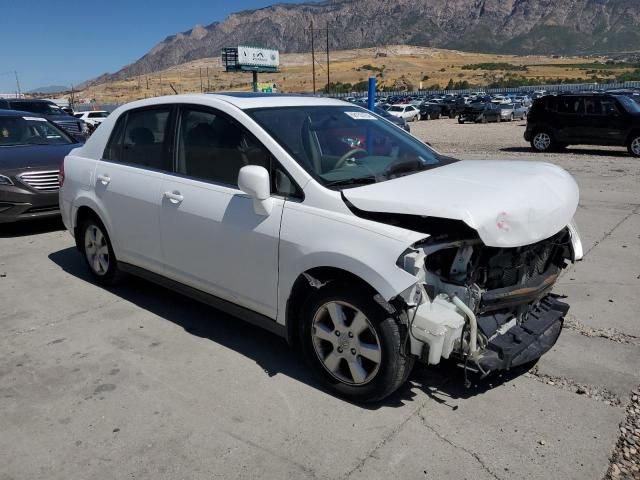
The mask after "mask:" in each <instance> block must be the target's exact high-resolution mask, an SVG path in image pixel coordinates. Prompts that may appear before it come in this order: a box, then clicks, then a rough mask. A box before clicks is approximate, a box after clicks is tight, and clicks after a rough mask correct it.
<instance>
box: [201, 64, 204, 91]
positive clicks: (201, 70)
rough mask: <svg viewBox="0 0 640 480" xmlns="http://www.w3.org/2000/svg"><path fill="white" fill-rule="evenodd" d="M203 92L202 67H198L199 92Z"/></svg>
mask: <svg viewBox="0 0 640 480" xmlns="http://www.w3.org/2000/svg"><path fill="white" fill-rule="evenodd" d="M203 92H204V87H203V85H202V67H200V93H203Z"/></svg>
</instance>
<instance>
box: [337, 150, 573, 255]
mask: <svg viewBox="0 0 640 480" xmlns="http://www.w3.org/2000/svg"><path fill="white" fill-rule="evenodd" d="M343 194H344V196H345V197H346V198H347V200H349V201H350V202H351V203H352V204H353V205H354V206H355V207H356V208H358V209H360V210H365V211H369V212H384V213H404V214H411V215H421V216H428V217H440V218H449V219H454V220H462V221H463V222H465V223H466V224H467V225H468V226H470V227H471V228H473V229H475V230H476V231H477V232H478V234H479V235H480V238H481V239H482V241H483V242H484V243H485V245H487V246H490V247H517V246H523V245H530V244H532V243H535V242H538V241H540V240H544V239H546V238H549V237H551V236H552V235H554V234H556V233H558V232H559V231H560V230H561V229H562V228H564V227H566V226H567V225H568V224H569V222H571V220H572V218H573V216H574V214H575V212H576V208H577V207H578V198H579V192H578V186H577V185H576V182H575V180H574V179H573V177H572V176H571V175H569V173H567V172H566V171H565V170H563V169H562V168H560V167H557V166H555V165H551V164H549V163H541V162H527V161H470V160H463V161H459V162H456V163H452V164H450V165H445V166H442V167H438V168H434V169H433V170H426V171H424V172H420V173H415V174H412V175H407V176H404V177H400V178H396V179H394V180H388V181H385V182H381V183H375V184H371V185H366V186H362V187H357V188H348V189H345V190H343Z"/></svg>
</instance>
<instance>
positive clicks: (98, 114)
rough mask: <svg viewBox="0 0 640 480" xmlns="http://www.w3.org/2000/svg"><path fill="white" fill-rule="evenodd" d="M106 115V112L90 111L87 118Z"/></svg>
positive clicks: (107, 114)
mask: <svg viewBox="0 0 640 480" xmlns="http://www.w3.org/2000/svg"><path fill="white" fill-rule="evenodd" d="M108 116H109V113H108V112H91V113H90V114H89V118H107V117H108Z"/></svg>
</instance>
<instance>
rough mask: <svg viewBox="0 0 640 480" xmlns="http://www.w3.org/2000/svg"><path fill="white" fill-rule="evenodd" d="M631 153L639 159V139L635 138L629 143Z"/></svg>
mask: <svg viewBox="0 0 640 480" xmlns="http://www.w3.org/2000/svg"><path fill="white" fill-rule="evenodd" d="M631 152H632V153H633V154H634V155H636V156H638V157H640V137H636V138H634V139H633V141H632V142H631Z"/></svg>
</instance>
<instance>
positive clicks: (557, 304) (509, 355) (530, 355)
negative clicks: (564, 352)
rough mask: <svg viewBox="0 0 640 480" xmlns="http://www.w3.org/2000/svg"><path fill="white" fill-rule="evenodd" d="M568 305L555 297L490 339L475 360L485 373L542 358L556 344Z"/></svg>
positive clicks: (507, 368)
mask: <svg viewBox="0 0 640 480" xmlns="http://www.w3.org/2000/svg"><path fill="white" fill-rule="evenodd" d="M568 311H569V305H568V304H566V303H564V302H561V301H559V300H557V298H556V297H555V296H553V295H549V296H547V297H546V298H544V299H543V300H542V301H541V302H540V303H539V304H538V306H537V307H536V308H534V309H533V310H531V311H530V312H529V315H528V318H527V320H526V321H525V322H524V323H522V324H521V325H516V326H513V327H511V328H510V329H509V330H508V331H507V332H505V333H504V334H502V335H498V336H496V337H494V338H493V339H491V340H490V341H489V343H488V345H487V348H486V349H485V350H483V351H482V352H481V353H480V354H479V355H478V356H477V357H476V359H475V362H476V363H477V364H478V365H479V367H480V368H481V369H482V370H484V371H485V372H490V371H496V370H509V369H510V368H513V367H517V366H519V365H523V364H525V363H528V362H531V361H533V360H536V359H538V358H540V357H541V356H542V355H543V354H544V353H546V352H547V351H549V350H550V349H551V347H553V345H555V343H556V341H557V340H558V337H559V336H560V331H561V330H562V325H563V322H564V317H565V315H566V314H567V312H568Z"/></svg>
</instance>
